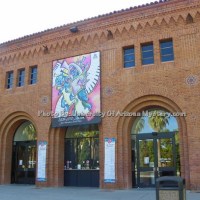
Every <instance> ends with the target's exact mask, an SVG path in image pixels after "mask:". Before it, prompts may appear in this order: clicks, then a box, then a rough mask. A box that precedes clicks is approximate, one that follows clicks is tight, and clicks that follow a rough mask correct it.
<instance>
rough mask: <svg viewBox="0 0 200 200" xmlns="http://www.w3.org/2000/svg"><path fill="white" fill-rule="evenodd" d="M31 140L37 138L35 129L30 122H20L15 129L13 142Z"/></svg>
mask: <svg viewBox="0 0 200 200" xmlns="http://www.w3.org/2000/svg"><path fill="white" fill-rule="evenodd" d="M32 140H37V136H36V130H35V127H34V126H33V124H32V123H31V122H29V121H26V122H24V123H23V124H21V125H20V126H19V128H18V129H17V131H16V133H15V136H14V142H20V141H32Z"/></svg>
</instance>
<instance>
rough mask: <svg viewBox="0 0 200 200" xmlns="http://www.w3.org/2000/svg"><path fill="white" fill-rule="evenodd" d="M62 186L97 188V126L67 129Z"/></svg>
mask: <svg viewBox="0 0 200 200" xmlns="http://www.w3.org/2000/svg"><path fill="white" fill-rule="evenodd" d="M64 185H65V186H78V187H99V131H98V126H97V125H84V126H79V127H69V128H68V129H67V131H66V135H65V160H64Z"/></svg>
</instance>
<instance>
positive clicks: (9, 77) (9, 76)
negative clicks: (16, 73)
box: [6, 71, 13, 89]
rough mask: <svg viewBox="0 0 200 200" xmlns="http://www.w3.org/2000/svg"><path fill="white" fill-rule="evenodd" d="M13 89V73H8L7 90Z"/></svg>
mask: <svg viewBox="0 0 200 200" xmlns="http://www.w3.org/2000/svg"><path fill="white" fill-rule="evenodd" d="M12 87H13V71H10V72H7V75H6V88H7V89H11V88H12Z"/></svg>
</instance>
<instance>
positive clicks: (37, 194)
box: [0, 185, 200, 200]
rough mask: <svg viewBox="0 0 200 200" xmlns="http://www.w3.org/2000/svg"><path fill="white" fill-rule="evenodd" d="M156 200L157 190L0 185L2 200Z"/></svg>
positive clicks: (191, 195) (195, 198) (199, 198)
mask: <svg viewBox="0 0 200 200" xmlns="http://www.w3.org/2000/svg"><path fill="white" fill-rule="evenodd" d="M112 199H113V200H156V195H155V189H130V190H101V189H96V188H75V187H62V188H36V187H35V186H27V185H0V200H112ZM187 200H200V193H197V192H192V191H187Z"/></svg>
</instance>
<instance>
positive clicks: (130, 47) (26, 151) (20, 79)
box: [0, 0, 200, 189]
mask: <svg viewBox="0 0 200 200" xmlns="http://www.w3.org/2000/svg"><path fill="white" fill-rule="evenodd" d="M199 25H200V1H199V0H169V1H162V0H161V1H160V2H155V3H151V4H148V5H142V6H138V7H134V8H130V9H127V10H121V11H117V12H113V13H110V14H106V15H102V16H98V17H94V18H91V19H86V20H83V21H79V22H75V23H73V24H68V25H64V26H61V27H57V28H54V29H50V30H47V31H44V32H40V33H36V34H33V35H29V36H26V37H23V38H19V39H16V40H13V41H9V42H5V43H2V44H1V45H0V92H1V97H0V108H1V109H0V112H1V114H0V184H10V183H35V184H36V185H37V186H63V185H77V186H82V185H84V183H85V182H87V184H88V185H87V186H98V187H100V188H115V189H117V188H131V187H132V186H134V187H135V186H136V187H137V186H141V187H143V186H146V187H150V186H153V185H154V184H155V178H156V177H157V176H159V174H162V173H164V172H169V174H168V175H176V174H177V168H176V167H177V163H175V161H173V162H172V160H176V159H175V157H176V158H178V159H180V164H179V165H180V171H179V174H181V176H182V177H183V178H185V179H186V185H187V188H188V189H197V188H199V186H200V164H199V163H200V158H199V156H198V155H199V151H200V145H199V144H200V134H199V131H200V123H198V122H199V120H200V103H199V96H200V93H199V91H200V85H199V77H200V71H199V69H200V65H199V63H200V57H199V53H200V33H199V27H200V26H199ZM93 52H97V54H98V55H100V71H101V98H100V101H101V112H102V113H107V115H105V116H104V117H102V119H101V121H100V122H95V123H94V124H91V125H87V126H82V125H74V126H67V125H66V126H62V125H61V126H54V127H52V117H51V116H47V115H49V112H51V110H52V67H53V63H54V62H55V61H58V60H59V59H60V60H61V59H64V58H71V57H72V58H74V57H76V56H79V55H85V54H87V55H88V54H89V53H93ZM54 67H55V66H54ZM73 98H74V97H73ZM79 100H80V98H79ZM61 103H62V102H61ZM66 105H67V104H64V107H65V106H66ZM67 106H68V105H67ZM87 106H89V105H87ZM65 109H67V107H65ZM152 109H155V110H156V109H159V110H165V111H167V112H169V113H179V114H181V113H183V114H184V115H181V116H176V117H175V119H176V121H177V125H178V133H176V134H177V135H178V140H179V145H176V142H175V139H174V138H175V136H174V134H173V133H172V132H171V131H169V132H170V133H169V134H168V136H167V137H166V135H165V134H164V133H155V132H154V133H153V134H152V135H151V134H150V133H149V134H147V135H148V136H147V135H146V136H145V135H144V134H141V135H140V134H139V133H138V135H140V136H137V134H136V136H135V138H136V139H134V136H133V135H134V134H131V133H134V132H136V130H135V127H134V126H133V125H134V123H135V122H136V121H137V119H138V116H125V115H123V114H121V115H117V116H115V117H114V116H113V117H112V116H110V115H113V113H114V112H116V111H120V112H122V113H125V112H128V113H141V112H142V111H148V110H152ZM112 112H113V113H112ZM82 127H84V128H83V129H84V130H85V132H89V133H91V132H92V133H95V134H93V136H92V137H91V135H90V137H89V136H84V137H83V138H82V137H80V138H77V137H75V138H73V136H72V135H73V133H74V132H80V133H82V132H84V131H83V129H82ZM27 132H28V135H26V133H27ZM69 135H70V136H69ZM85 135H87V134H85ZM132 136H133V137H132ZM143 136H144V137H143ZM84 138H89V140H87V141H86V140H85V139H84ZM106 138H110V139H112V140H111V143H112V142H113V144H114V147H113V146H111V148H110V150H109V148H108V149H106V145H107V144H108V143H109V142H108V141H107V140H106ZM163 138H164V139H166V138H167V139H169V140H170V141H171V143H170V144H171V149H170V151H171V158H169V156H168V157H166V160H165V161H166V162H168V163H171V164H167V166H165V167H164V168H162V166H161V164H162V163H161V159H164V157H163V156H162V157H159V156H157V153H158V148H157V147H156V144H157V141H158V140H159V139H163ZM81 139H83V140H81ZM81 141H82V143H81ZM88 141H89V142H88ZM133 141H134V142H133ZM144 141H145V142H147V143H148V142H149V141H152V142H153V143H152V145H153V146H152V148H153V147H154V148H155V149H156V150H155V152H156V154H154V156H155V157H154V159H153V160H152V158H151V157H152V155H146V156H145V155H144V154H143V152H142V147H141V146H140V144H142V142H144ZM95 142H96V144H97V146H96V147H94V144H95ZM107 142H108V143H107ZM86 143H88V144H89V149H90V150H88V152H89V151H90V153H89V154H88V156H89V157H87V156H86V157H85V160H84V159H83V160H81V164H80V163H78V162H77V159H79V158H76V156H77V154H78V153H79V156H78V157H80V159H82V158H81V150H82V151H83V149H82V148H83V146H84V145H85V144H86ZM133 143H134V144H133ZM155 143H156V144H155ZM36 144H38V145H36ZM39 145H40V147H39ZM42 145H44V146H45V148H42ZM70 145H71V146H70ZM80 145H82V146H81V150H79V147H80ZM133 145H134V146H133ZM46 147H47V148H46ZM112 147H113V148H114V151H113V149H112ZM140 147H141V148H140ZM176 147H178V149H179V152H180V154H179V156H177V155H176V156H175V154H177V153H176V152H175V150H174V149H175V148H176ZM39 148H40V151H39ZM73 149H76V150H73ZM92 151H93V153H91V152H92ZM69 152H70V153H69ZM94 152H95V153H94ZM106 152H107V153H108V154H109V155H105V153H106ZM155 152H154V153H155ZM161 153H162V152H161ZM72 155H73V156H72ZM94 155H96V157H95V158H94ZM133 155H134V156H133ZM82 156H85V154H84V155H82ZM92 156H93V157H92ZM106 156H107V157H106ZM142 156H143V157H142ZM160 156H161V155H160ZM105 157H106V159H105ZM141 157H142V159H140V158H141ZM75 158H76V159H75ZM95 159H96V160H95ZM107 159H113V160H112V161H111V162H110V163H109V162H108V161H106V160H107ZM143 159H144V162H143ZM149 159H150V161H149ZM75 160H76V161H75ZM91 160H92V161H91ZM141 160H142V162H143V164H141V163H140V161H141ZM156 160H157V163H156ZM73 162H76V163H75V164H76V165H73V164H74V163H73ZM91 162H93V163H92V165H93V167H91V166H90V165H91ZM94 162H95V163H94ZM159 162H160V164H159ZM176 162H178V161H176ZM39 163H40V164H39ZM83 167H84V168H83ZM91 168H92V169H91ZM109 170H110V171H109ZM112 170H114V172H111V171H112ZM40 178H41V179H40ZM106 178H107V179H108V180H109V179H110V181H105V179H106ZM87 179H90V180H87ZM41 180H42V181H41Z"/></svg>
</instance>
